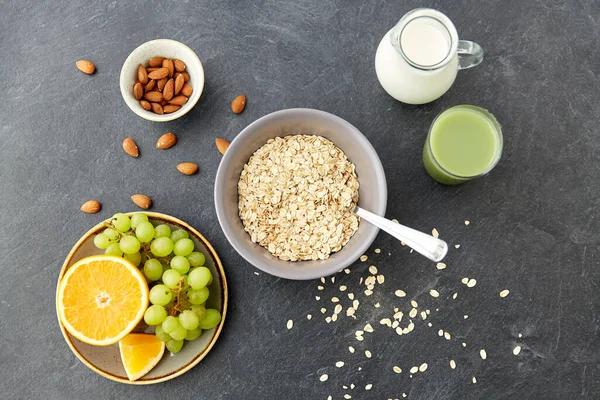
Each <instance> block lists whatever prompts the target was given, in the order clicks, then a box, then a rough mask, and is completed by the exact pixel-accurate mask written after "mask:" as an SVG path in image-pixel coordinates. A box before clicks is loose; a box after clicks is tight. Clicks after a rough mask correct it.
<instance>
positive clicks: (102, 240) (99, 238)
mask: <svg viewBox="0 0 600 400" xmlns="http://www.w3.org/2000/svg"><path fill="white" fill-rule="evenodd" d="M109 245H110V239H109V238H108V236H106V235H105V234H103V233H101V234H99V235H96V236H94V246H96V247H97V248H99V249H102V250H104V249H106V248H107V247H108V246H109Z"/></svg>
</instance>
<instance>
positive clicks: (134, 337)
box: [119, 333, 165, 381]
mask: <svg viewBox="0 0 600 400" xmlns="http://www.w3.org/2000/svg"><path fill="white" fill-rule="evenodd" d="M119 351H120V352H121V360H122V361H123V366H124V367H125V372H127V377H128V378H129V380H130V381H136V380H138V379H140V378H141V377H142V376H144V375H146V374H147V373H148V372H150V370H151V369H152V368H154V367H155V366H156V364H158V362H159V361H160V359H161V358H162V356H163V354H164V353H165V343H164V342H161V341H160V340H159V339H158V338H157V337H156V335H147V334H145V333H131V334H129V335H127V336H125V337H124V338H123V339H121V341H120V342H119Z"/></svg>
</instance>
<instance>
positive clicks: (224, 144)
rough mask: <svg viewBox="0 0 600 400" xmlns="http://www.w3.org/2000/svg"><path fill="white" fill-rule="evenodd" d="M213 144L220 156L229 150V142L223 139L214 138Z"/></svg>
mask: <svg viewBox="0 0 600 400" xmlns="http://www.w3.org/2000/svg"><path fill="white" fill-rule="evenodd" d="M215 144H216V145H217V149H218V150H219V151H220V152H221V154H225V152H226V151H227V149H228V148H229V142H228V141H227V140H225V139H221V138H216V139H215Z"/></svg>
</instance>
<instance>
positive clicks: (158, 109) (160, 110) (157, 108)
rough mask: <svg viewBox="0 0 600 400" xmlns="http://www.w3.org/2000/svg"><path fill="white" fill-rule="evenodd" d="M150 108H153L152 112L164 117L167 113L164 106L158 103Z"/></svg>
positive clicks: (151, 104)
mask: <svg viewBox="0 0 600 400" xmlns="http://www.w3.org/2000/svg"><path fill="white" fill-rule="evenodd" d="M157 93H160V92H157ZM150 106H151V107H152V111H153V112H154V113H156V114H160V115H162V114H164V113H165V112H164V110H163V108H162V106H161V105H160V104H158V103H150Z"/></svg>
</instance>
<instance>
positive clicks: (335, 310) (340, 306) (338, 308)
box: [333, 304, 342, 314]
mask: <svg viewBox="0 0 600 400" xmlns="http://www.w3.org/2000/svg"><path fill="white" fill-rule="evenodd" d="M333 312H334V314H339V313H341V312H342V305H341V304H336V305H335V308H334V309H333Z"/></svg>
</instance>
